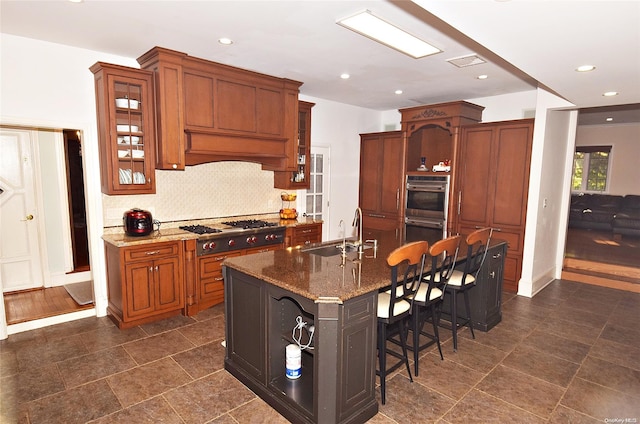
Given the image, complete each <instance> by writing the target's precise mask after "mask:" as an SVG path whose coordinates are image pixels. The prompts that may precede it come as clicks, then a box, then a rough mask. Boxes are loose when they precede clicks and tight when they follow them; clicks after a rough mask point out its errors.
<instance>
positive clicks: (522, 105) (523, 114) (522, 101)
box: [467, 90, 537, 122]
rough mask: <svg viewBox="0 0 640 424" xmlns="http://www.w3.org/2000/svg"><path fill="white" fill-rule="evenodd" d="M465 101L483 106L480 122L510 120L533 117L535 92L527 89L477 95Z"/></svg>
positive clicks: (535, 99)
mask: <svg viewBox="0 0 640 424" xmlns="http://www.w3.org/2000/svg"><path fill="white" fill-rule="evenodd" d="M467 101H468V102H469V103H474V104H477V105H479V106H484V108H485V109H484V110H483V111H482V122H497V121H511V120H514V119H523V118H533V117H534V114H535V111H536V101H537V92H536V90H529V91H522V92H519V93H512V94H503V95H501V96H493V97H477V98H475V99H469V100H467Z"/></svg>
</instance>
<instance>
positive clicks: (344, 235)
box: [338, 219, 347, 259]
mask: <svg viewBox="0 0 640 424" xmlns="http://www.w3.org/2000/svg"><path fill="white" fill-rule="evenodd" d="M338 228H339V229H340V230H342V246H341V247H340V249H341V250H342V259H344V258H346V257H347V229H346V228H345V225H344V220H343V219H341V220H340V223H339V224H338Z"/></svg>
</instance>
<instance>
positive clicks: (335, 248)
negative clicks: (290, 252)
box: [302, 243, 371, 256]
mask: <svg viewBox="0 0 640 424" xmlns="http://www.w3.org/2000/svg"><path fill="white" fill-rule="evenodd" d="M364 248H365V250H366V249H371V246H369V245H366V244H365V245H364ZM346 250H347V252H355V251H357V250H358V247H357V246H354V245H353V244H349V243H347V245H346ZM302 252H307V253H310V254H312V255H318V256H335V255H339V254H341V253H342V243H340V244H331V245H329V246H319V247H310V248H308V249H302Z"/></svg>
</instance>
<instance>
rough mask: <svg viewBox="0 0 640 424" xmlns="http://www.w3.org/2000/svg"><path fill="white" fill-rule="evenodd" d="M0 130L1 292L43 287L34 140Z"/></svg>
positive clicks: (27, 135) (21, 132) (26, 133)
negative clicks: (35, 182)
mask: <svg viewBox="0 0 640 424" xmlns="http://www.w3.org/2000/svg"><path fill="white" fill-rule="evenodd" d="M34 136H35V133H33V132H31V131H28V130H19V129H11V128H1V129H0V282H1V284H2V291H3V292H9V291H15V290H25V289H31V288H36V287H42V286H43V279H42V268H41V259H40V243H39V237H38V222H37V220H38V216H37V214H36V212H37V207H36V192H35V187H34V166H33V158H34V156H35V155H34V154H33V146H34V143H33V137H34Z"/></svg>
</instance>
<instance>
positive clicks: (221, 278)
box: [213, 277, 224, 281]
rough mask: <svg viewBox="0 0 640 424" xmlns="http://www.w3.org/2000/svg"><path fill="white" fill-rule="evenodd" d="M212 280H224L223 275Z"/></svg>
mask: <svg viewBox="0 0 640 424" xmlns="http://www.w3.org/2000/svg"><path fill="white" fill-rule="evenodd" d="M213 280H214V281H222V280H224V277H216V278H214V279H213Z"/></svg>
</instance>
